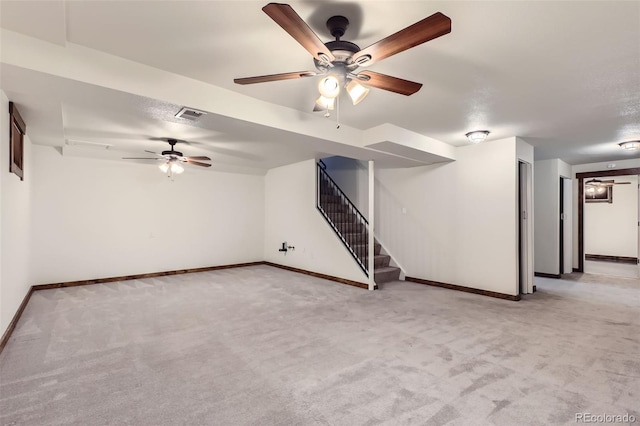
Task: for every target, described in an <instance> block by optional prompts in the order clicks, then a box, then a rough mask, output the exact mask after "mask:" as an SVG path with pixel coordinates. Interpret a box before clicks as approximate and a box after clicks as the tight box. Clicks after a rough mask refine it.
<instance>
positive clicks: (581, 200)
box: [576, 167, 640, 272]
mask: <svg viewBox="0 0 640 426" xmlns="http://www.w3.org/2000/svg"><path fill="white" fill-rule="evenodd" d="M625 175H640V167H636V168H631V169H621V170H602V171H595V172H584V173H576V178H577V179H578V268H576V270H577V271H578V272H585V235H584V234H585V181H586V180H587V179H593V178H607V177H614V176H625ZM635 189H636V190H637V188H635ZM639 210H640V208H639ZM636 225H638V223H636ZM635 234H636V235H639V233H638V226H636V232H635ZM639 239H640V238H639ZM636 267H638V266H637V265H636ZM639 270H640V269H639Z"/></svg>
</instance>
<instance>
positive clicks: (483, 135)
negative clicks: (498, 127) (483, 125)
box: [465, 130, 491, 143]
mask: <svg viewBox="0 0 640 426" xmlns="http://www.w3.org/2000/svg"><path fill="white" fill-rule="evenodd" d="M489 133H491V132H489V131H488V130H474V131H472V132H469V133H467V134H466V135H465V136H466V137H467V139H469V142H473V143H480V142H484V141H485V140H486V139H487V136H489Z"/></svg>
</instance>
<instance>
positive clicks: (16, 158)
mask: <svg viewBox="0 0 640 426" xmlns="http://www.w3.org/2000/svg"><path fill="white" fill-rule="evenodd" d="M9 117H10V118H9V151H10V152H9V161H10V164H9V171H10V172H11V173H15V174H16V175H17V176H18V177H19V178H20V180H24V135H25V134H26V133H27V126H26V125H25V124H24V120H23V119H22V117H21V116H20V113H19V112H18V108H17V107H16V105H15V104H14V103H13V102H9Z"/></svg>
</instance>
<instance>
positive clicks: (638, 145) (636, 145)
mask: <svg viewBox="0 0 640 426" xmlns="http://www.w3.org/2000/svg"><path fill="white" fill-rule="evenodd" d="M618 145H620V148H623V149H628V150H630V151H633V150H636V149H640V141H629V142H621V143H619V144H618Z"/></svg>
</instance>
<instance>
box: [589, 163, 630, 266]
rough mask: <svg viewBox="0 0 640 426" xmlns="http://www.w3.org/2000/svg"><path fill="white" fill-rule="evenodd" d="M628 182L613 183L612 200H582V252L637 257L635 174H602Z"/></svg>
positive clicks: (618, 180) (617, 180)
mask: <svg viewBox="0 0 640 426" xmlns="http://www.w3.org/2000/svg"><path fill="white" fill-rule="evenodd" d="M602 179H603V180H613V181H615V182H631V184H630V185H615V186H614V187H613V203H611V204H610V203H585V205H584V252H585V254H599V255H605V256H626V257H638V176H637V175H634V176H615V177H607V178H602Z"/></svg>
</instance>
